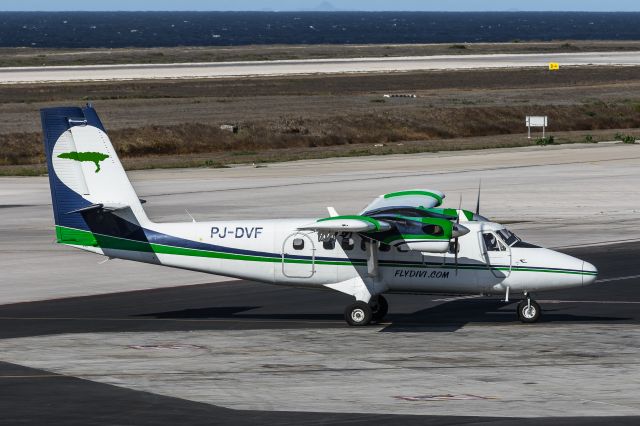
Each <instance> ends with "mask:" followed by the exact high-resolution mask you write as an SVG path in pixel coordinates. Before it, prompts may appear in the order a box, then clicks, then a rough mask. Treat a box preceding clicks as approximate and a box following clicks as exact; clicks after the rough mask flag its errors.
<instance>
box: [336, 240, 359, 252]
mask: <svg viewBox="0 0 640 426" xmlns="http://www.w3.org/2000/svg"><path fill="white" fill-rule="evenodd" d="M355 246H356V242H355V241H353V238H348V237H344V238H342V240H341V242H340V247H342V250H344V251H350V250H353V249H354V247H355Z"/></svg>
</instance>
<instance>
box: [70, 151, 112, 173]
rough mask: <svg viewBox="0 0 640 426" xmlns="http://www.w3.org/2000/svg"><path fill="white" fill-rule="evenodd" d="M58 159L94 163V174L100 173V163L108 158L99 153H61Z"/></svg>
mask: <svg viewBox="0 0 640 426" xmlns="http://www.w3.org/2000/svg"><path fill="white" fill-rule="evenodd" d="M58 158H66V159H68V160H74V161H80V162H84V161H89V162H91V163H95V165H96V173H98V172H99V171H100V162H101V161H104V160H106V159H107V158H109V156H108V155H107V154H102V153H100V152H75V151H73V152H63V153H62V154H60V155H58Z"/></svg>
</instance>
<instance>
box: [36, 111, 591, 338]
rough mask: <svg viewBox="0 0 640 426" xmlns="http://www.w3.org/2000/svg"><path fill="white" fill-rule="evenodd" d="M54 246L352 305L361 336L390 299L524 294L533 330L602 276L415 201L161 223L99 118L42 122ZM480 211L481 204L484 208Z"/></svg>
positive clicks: (69, 116) (421, 197)
mask: <svg viewBox="0 0 640 426" xmlns="http://www.w3.org/2000/svg"><path fill="white" fill-rule="evenodd" d="M41 117H42V125H43V130H44V136H45V152H46V157H47V164H48V169H49V181H50V186H51V195H52V199H53V210H54V216H55V227H56V235H57V241H58V243H60V244H65V245H68V246H72V247H76V248H79V249H82V250H86V251H89V252H93V253H97V254H100V255H103V256H108V257H109V258H118V259H126V260H132V261H136V262H144V263H150V264H156V265H164V266H170V267H174V268H181V269H187V270H192V271H200V272H205V273H210V274H216V275H222V276H227V277H233V278H241V279H246V280H253V281H259V282H264V283H268V284H278V285H284V286H295V287H305V288H313V289H332V290H335V291H339V292H342V293H345V294H348V295H350V296H352V297H353V298H354V303H352V304H350V305H349V306H347V308H346V310H345V319H346V321H347V323H348V324H350V325H353V326H363V325H366V324H369V323H370V322H371V321H372V320H373V321H381V320H382V319H383V318H384V317H385V315H386V314H387V310H388V304H387V301H386V299H385V298H384V296H383V294H385V293H412V294H434V293H444V294H469V295H478V294H482V295H495V294H501V295H502V294H504V295H505V301H509V297H510V294H523V295H524V298H523V300H522V301H521V302H520V303H519V305H518V310H517V314H518V318H519V319H520V320H521V321H522V322H525V323H532V322H536V321H537V320H538V319H539V318H540V313H541V309H540V306H539V305H538V303H536V302H535V301H534V300H533V298H532V293H533V292H541V291H547V290H557V289H567V288H574V287H581V286H584V285H588V284H592V283H594V282H595V281H596V276H597V270H596V268H595V267H594V266H593V265H591V264H589V263H587V262H584V261H582V260H580V259H576V258H574V257H571V256H568V255H566V254H562V253H558V252H555V251H552V250H548V249H545V248H540V247H537V246H534V245H532V244H528V243H525V242H523V241H522V240H520V239H519V238H518V237H516V236H515V235H514V234H513V233H512V232H510V231H509V230H508V229H506V228H505V227H504V226H502V225H500V224H498V223H493V222H491V221H489V220H487V219H486V218H484V217H482V216H480V215H479V214H478V213H477V212H476V213H473V212H469V211H466V210H461V209H443V208H438V207H439V206H440V205H441V204H442V201H443V199H444V197H445V195H444V194H443V193H442V192H439V191H434V190H411V191H402V192H396V193H391V194H385V195H382V196H380V197H378V198H376V199H375V200H374V201H373V202H372V203H371V204H369V205H368V206H367V207H365V208H364V209H363V210H362V211H361V212H360V213H358V214H357V215H352V216H339V215H338V214H337V213H336V212H335V210H334V209H331V208H329V212H330V216H329V217H326V218H321V219H278V220H234V219H230V220H227V221H219V222H186V223H155V222H152V221H151V220H149V219H148V218H147V215H146V214H145V211H144V209H143V208H142V203H141V201H140V200H139V198H138V196H137V195H136V193H135V191H134V189H133V187H132V186H131V183H130V182H129V179H128V178H127V175H126V173H125V171H124V169H123V167H122V165H121V163H120V160H119V159H118V156H117V155H116V151H115V150H114V148H113V146H112V144H111V141H110V140H109V137H108V136H107V134H106V132H105V130H104V127H103V125H102V123H101V121H100V119H99V118H98V115H97V114H96V112H95V110H94V109H93V108H92V107H91V106H87V107H85V108H51V109H44V110H42V111H41ZM478 205H479V198H478Z"/></svg>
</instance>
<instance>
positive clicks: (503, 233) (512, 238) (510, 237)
mask: <svg viewBox="0 0 640 426" xmlns="http://www.w3.org/2000/svg"><path fill="white" fill-rule="evenodd" d="M498 235H500V238H502V240H503V241H504V242H505V243H507V245H508V246H509V247H513V246H515V245H516V244H518V243H519V242H521V241H522V240H521V239H520V238H518V237H517V236H516V234H514V233H513V232H511V231H509V230H508V229H506V228H504V229H500V230H499V231H498Z"/></svg>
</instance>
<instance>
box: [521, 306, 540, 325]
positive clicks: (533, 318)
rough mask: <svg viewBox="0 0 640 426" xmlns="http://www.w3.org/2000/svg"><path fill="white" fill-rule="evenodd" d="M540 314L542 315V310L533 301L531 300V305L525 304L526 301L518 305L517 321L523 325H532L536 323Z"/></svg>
mask: <svg viewBox="0 0 640 426" xmlns="http://www.w3.org/2000/svg"><path fill="white" fill-rule="evenodd" d="M540 314H542V309H541V308H540V305H539V304H538V303H537V302H536V301H535V300H532V301H531V304H529V303H527V301H526V300H523V301H521V302H520V303H518V319H519V320H520V321H522V322H523V323H525V324H533V323H535V322H538V320H539V319H540Z"/></svg>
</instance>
